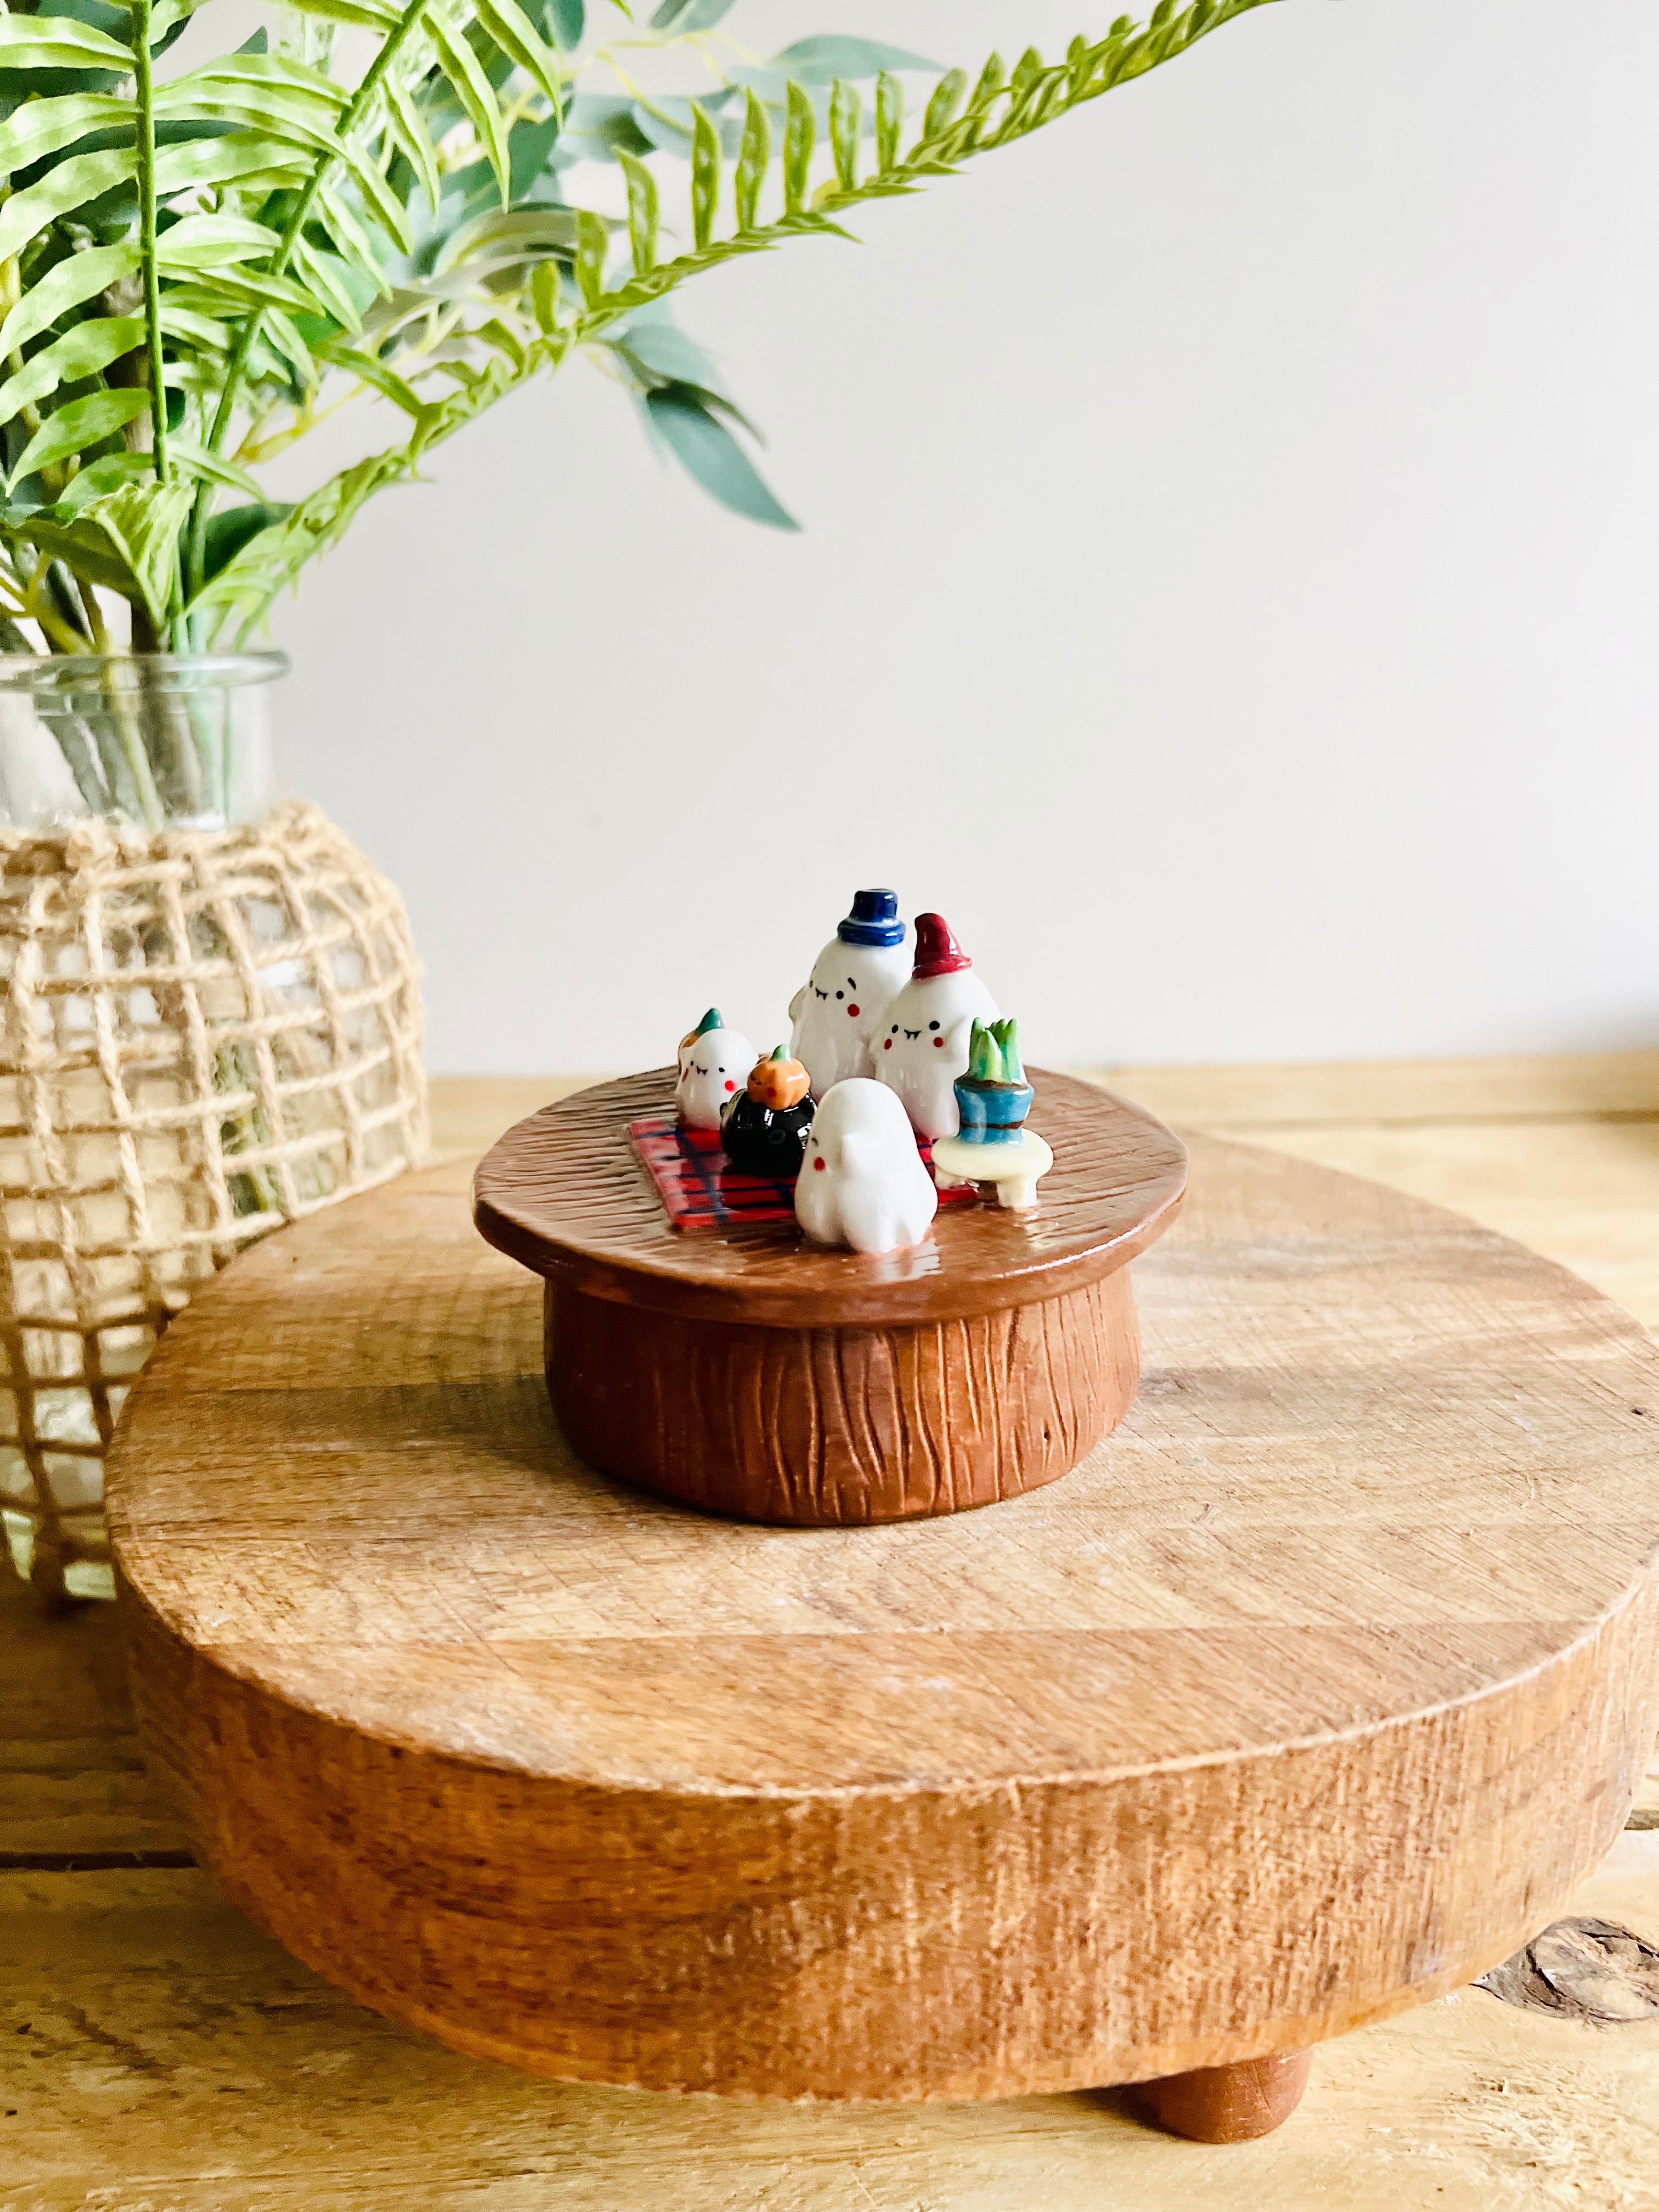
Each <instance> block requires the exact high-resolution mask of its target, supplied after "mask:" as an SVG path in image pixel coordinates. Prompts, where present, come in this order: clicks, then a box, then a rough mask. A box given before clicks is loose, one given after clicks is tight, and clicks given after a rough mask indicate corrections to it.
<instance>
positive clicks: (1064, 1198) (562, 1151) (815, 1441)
mask: <svg viewBox="0 0 1659 2212" xmlns="http://www.w3.org/2000/svg"><path fill="white" fill-rule="evenodd" d="M1031 1081H1032V1083H1033V1085H1035V1086H1036V1105H1035V1106H1034V1107H1033V1109H1032V1112H1033V1114H1034V1115H1036V1119H1037V1120H1038V1121H1040V1122H1041V1124H1042V1127H1043V1129H1044V1131H1045V1132H1046V1133H1047V1134H1048V1137H1049V1139H1050V1140H1051V1141H1052V1143H1053V1145H1054V1167H1053V1170H1052V1172H1051V1173H1050V1174H1049V1175H1048V1177H1047V1179H1046V1181H1045V1182H1043V1185H1042V1196H1041V1200H1040V1202H1039V1204H1038V1205H1037V1206H1036V1208H1035V1209H1034V1210H1033V1211H1030V1212H1022V1213H1010V1212H1004V1211H1002V1210H1001V1209H1000V1208H996V1207H992V1206H962V1207H951V1208H950V1209H948V1210H947V1209H944V1208H941V1210H940V1212H939V1218H938V1219H937V1220H936V1221H935V1223H934V1225H933V1234H932V1236H931V1237H929V1238H928V1240H927V1243H924V1244H921V1245H918V1246H916V1247H915V1249H913V1250H910V1251H906V1252H891V1253H887V1254H885V1255H883V1256H881V1257H880V1258H869V1257H866V1255H862V1254H860V1253H857V1252H846V1251H826V1250H824V1249H822V1248H821V1247H818V1246H816V1245H812V1244H809V1243H806V1242H805V1239H804V1238H803V1237H802V1236H801V1233H800V1231H799V1229H798V1228H797V1227H796V1226H795V1225H794V1223H793V1221H790V1222H787V1223H784V1224H776V1223H769V1224H750V1225H744V1226H742V1227H722V1228H719V1229H707V1230H691V1231H683V1230H679V1229H676V1228H675V1227H674V1226H673V1225H672V1224H671V1222H670V1221H669V1219H668V1218H667V1215H666V1214H665V1212H664V1210H663V1207H662V1206H661V1203H660V1201H659V1199H658V1197H657V1194H656V1193H655V1191H654V1190H653V1188H652V1185H651V1183H650V1181H649V1179H648V1177H647V1175H646V1173H645V1171H644V1170H643V1168H642V1167H641V1164H640V1163H639V1162H638V1160H637V1159H635V1157H634V1152H633V1148H632V1146H631V1145H630V1143H629V1137H628V1124H629V1121H643V1120H646V1119H647V1118H648V1117H650V1116H653V1115H660V1114H664V1113H668V1114H671V1113H672V1111H673V1082H674V1075H673V1070H672V1069H671V1068H663V1069H659V1070H657V1071H655V1072H653V1073H651V1074H648V1075H637V1076H629V1077H627V1078H625V1079H623V1081H621V1082H619V1083H606V1084H602V1085H599V1086H598V1087H597V1088H596V1089H594V1090H592V1091H580V1092H578V1093H577V1095H576V1096H575V1097H572V1098H566V1099H562V1100H561V1101H560V1103H558V1104H557V1105H556V1106H550V1107H548V1108H547V1109H546V1110H545V1111H544V1112H543V1113H540V1114H537V1115H532V1117H531V1119H530V1120H529V1121H521V1122H520V1124H519V1125H518V1127H516V1128H514V1129H511V1130H509V1131H508V1132H507V1135H506V1136H504V1137H503V1138H502V1139H501V1142H500V1143H499V1144H498V1145H497V1146H495V1149H494V1151H493V1152H490V1153H489V1155H488V1157H487V1158H485V1159H484V1161H483V1164H482V1165H481V1166H480V1167H479V1170H478V1176H477V1185H476V1193H475V1213H476V1218H477V1225H478V1227H479V1229H480V1231H482V1232H483V1235H484V1236H485V1237H488V1238H489V1242H490V1243H492V1244H495V1245H496V1246H498V1247H499V1249H501V1251H503V1252H506V1253H508V1254H510V1255H511V1256H512V1257H513V1259H515V1260H519V1261H522V1262H523V1263H524V1265H525V1266H526V1267H530V1268H532V1269H533V1270H534V1271H535V1273H538V1274H539V1275H543V1276H544V1277H545V1278H546V1279H547V1291H546V1308H547V1379H548V1387H549V1389H550V1391H551V1393H552V1397H553V1405H554V1409H555V1412H556V1414H557V1416H558V1419H559V1424H560V1426H561V1427H562V1430H563V1431H564V1433H565V1435H566V1437H568V1439H569V1441H570V1443H572V1444H573V1445H574V1447H575V1449H576V1450H577V1451H578V1452H579V1453H580V1455H581V1456H582V1458H584V1459H585V1460H586V1461H587V1462H589V1464H590V1465H591V1466H593V1467H597V1468H602V1469H604V1470H605V1472H606V1473H607V1474H619V1475H622V1476H623V1477H624V1478H626V1479H627V1480H629V1481H634V1482H639V1483H642V1484H644V1485H645V1486H647V1488H649V1489H652V1490H657V1491H660V1492H664V1493H665V1495H667V1496H668V1497H671V1498H684V1500H685V1501H686V1502H687V1503H688V1504H693V1505H700V1506H702V1507H704V1508H706V1509H708V1510H712V1511H714V1512H717V1513H730V1514H734V1515H736V1516H738V1517H740V1518H742V1519H745V1520H752V1521H773V1522H786V1523H790V1524H793V1525H794V1526H795V1527H798V1528H818V1527H823V1526H826V1525H829V1526H834V1525H841V1526H848V1525H851V1524H854V1523H857V1522H871V1521H898V1520H906V1519H909V1518H913V1517H917V1516H927V1515H933V1514H943V1513H954V1512H957V1511H959V1510H962V1508H963V1507H964V1506H971V1505H985V1504H992V1503H994V1501H996V1500H998V1499H1006V1498H1015V1497H1018V1496H1019V1495H1020V1494H1021V1493H1022V1492H1025V1491H1029V1490H1035V1489H1036V1488H1038V1487H1040V1486H1042V1484H1044V1483H1048V1482H1053V1481H1054V1480H1057V1479H1058V1478H1059V1477H1060V1475H1062V1474H1066V1472H1067V1471H1068V1470H1069V1469H1070V1468H1073V1467H1075V1466H1076V1464H1077V1462H1079V1460H1080V1459H1082V1458H1084V1457H1085V1456H1086V1455H1087V1454H1088V1453H1089V1452H1091V1450H1092V1449H1094V1447H1095V1445H1096V1444H1097V1443H1099V1442H1100V1440H1101V1438H1102V1437H1103V1436H1104V1435H1106V1433H1107V1432H1108V1431H1109V1430H1110V1429H1112V1428H1115V1426H1116V1425H1117V1423H1118V1422H1119V1421H1120V1420H1121V1419H1122V1417H1123V1415H1124V1413H1126V1412H1127V1410H1128V1407H1129V1406H1130V1404H1131V1402H1132V1401H1133V1397H1134V1394H1135V1389H1136V1387H1137V1384H1138V1383H1139V1376H1140V1337H1139V1328H1138V1325H1137V1322H1136V1318H1135V1306H1134V1292H1133V1289H1132V1288H1131V1285H1130V1279H1129V1267H1128V1263H1129V1261H1131V1260H1133V1258H1134V1257H1135V1255H1137V1254H1138V1253H1140V1252H1143V1251H1145V1250H1146V1247H1147V1246H1148V1245H1149V1244H1150V1243H1152V1241H1153V1240H1154V1238H1156V1237H1158V1236H1160V1235H1161V1234H1162V1233H1163V1231H1164V1229H1165V1228H1167V1226H1168V1225H1169V1224H1170V1222H1171V1221H1172V1220H1173V1219H1174V1218H1175V1216H1176V1211H1177V1209H1178V1208H1179V1206H1180V1204H1181V1199H1182V1192H1183V1190H1184V1189H1185V1188H1186V1180H1187V1152H1186V1147H1185V1146H1183V1145H1182V1142H1181V1140H1180V1139H1179V1138H1177V1137H1175V1136H1172V1135H1171V1134H1170V1131H1169V1130H1168V1129H1166V1128H1165V1127H1164V1125H1163V1123H1162V1122H1161V1121H1154V1120H1153V1118H1152V1115H1150V1114H1147V1113H1145V1112H1143V1111H1142V1110H1141V1109H1140V1108H1139V1107H1136V1106H1131V1105H1128V1104H1127V1103H1125V1102H1124V1101H1123V1100H1122V1099H1120V1098H1114V1097H1111V1096H1110V1095H1109V1093H1108V1092H1106V1091H1101V1090H1098V1089H1097V1088H1096V1087H1095V1086H1094V1085H1092V1084H1088V1083H1079V1082H1078V1081H1076V1080H1075V1079H1073V1078H1071V1077H1069V1076H1064V1075H1050V1074H1046V1073H1043V1071H1042V1069H1040V1068H1034V1069H1033V1070H1032V1071H1031ZM979 1149H980V1150H981V1152H985V1153H988V1152H990V1151H991V1150H992V1149H993V1148H992V1147H990V1146H981V1147H980V1148H979ZM1045 1151H1046V1147H1045Z"/></svg>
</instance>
